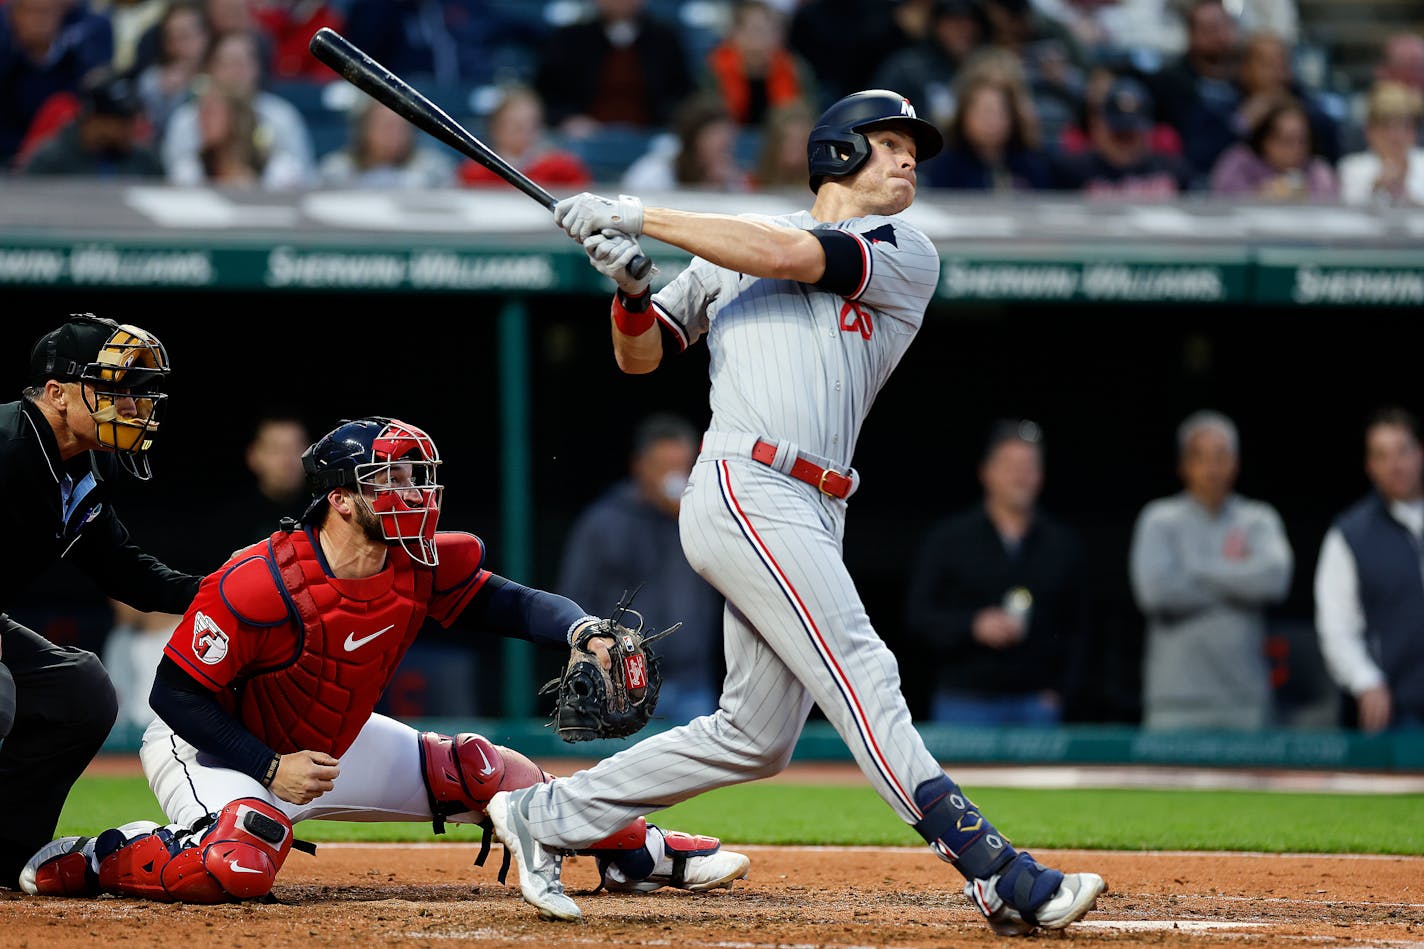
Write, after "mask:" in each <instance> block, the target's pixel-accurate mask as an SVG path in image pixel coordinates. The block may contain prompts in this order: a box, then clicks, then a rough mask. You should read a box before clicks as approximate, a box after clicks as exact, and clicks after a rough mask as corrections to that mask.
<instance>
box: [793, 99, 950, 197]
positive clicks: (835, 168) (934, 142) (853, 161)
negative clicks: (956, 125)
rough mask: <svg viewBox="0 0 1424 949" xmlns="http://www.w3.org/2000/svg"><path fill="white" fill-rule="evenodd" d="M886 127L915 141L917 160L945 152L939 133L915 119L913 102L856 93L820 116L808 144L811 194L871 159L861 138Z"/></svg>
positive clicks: (852, 171) (937, 130)
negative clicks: (865, 133) (899, 129)
mask: <svg viewBox="0 0 1424 949" xmlns="http://www.w3.org/2000/svg"><path fill="white" fill-rule="evenodd" d="M883 125H894V126H899V127H900V128H901V129H902V130H903V131H905V132H908V133H909V134H910V135H911V136H913V138H914V139H915V160H916V161H925V160H927V159H930V158H933V157H934V156H936V155H938V154H939V153H940V149H942V148H944V136H943V135H941V134H940V131H939V129H937V128H935V127H934V125H932V124H931V123H929V122H926V121H925V120H924V119H922V118H920V117H919V116H917V115H915V107H914V106H912V105H910V100H909V99H906V98H905V97H904V96H902V95H900V93H898V92H892V91H890V90H889V89H867V90H865V91H864V92H854V93H851V94H850V95H848V96H846V97H845V98H844V99H841V100H840V101H839V102H837V103H836V104H835V105H833V106H831V107H830V108H829V109H827V110H826V111H825V112H822V113H821V117H820V119H818V120H817V122H816V127H815V128H814V129H812V130H811V137H810V138H808V139H807V140H806V159H807V162H808V163H809V164H810V166H811V190H812V191H816V190H818V189H819V188H820V187H821V182H822V181H824V180H825V179H827V178H839V177H841V176H842V175H849V174H853V173H854V172H855V170H856V169H857V168H859V167H860V166H861V165H863V164H865V161H866V159H867V158H869V157H870V142H869V141H867V140H866V138H865V135H864V134H862V133H863V132H865V131H866V130H868V129H872V128H877V127H879V126H883Z"/></svg>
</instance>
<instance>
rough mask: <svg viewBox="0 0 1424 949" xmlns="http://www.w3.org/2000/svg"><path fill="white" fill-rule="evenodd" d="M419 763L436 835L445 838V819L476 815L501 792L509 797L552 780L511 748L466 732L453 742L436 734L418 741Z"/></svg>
mask: <svg viewBox="0 0 1424 949" xmlns="http://www.w3.org/2000/svg"><path fill="white" fill-rule="evenodd" d="M420 761H421V766H422V770H423V772H424V775H425V789H426V791H427V792H428V793H429V795H430V813H431V815H432V816H433V817H434V818H435V820H434V825H435V832H436V833H437V834H441V833H444V832H445V818H447V817H449V816H450V815H452V814H462V813H464V812H466V811H474V812H475V813H477V814H481V815H483V814H484V810H485V805H486V804H488V803H489V799H490V798H492V797H494V796H495V794H496V793H497V792H499V791H513V790H516V789H517V788H527V787H531V786H533V785H535V784H542V783H544V782H545V781H548V780H551V778H552V776H551V775H549V774H547V773H546V772H545V771H544V770H543V769H542V768H540V767H539V766H538V765H536V764H535V763H534V762H532V761H530V760H529V759H528V758H527V757H525V756H524V755H522V754H520V753H519V752H517V751H515V750H514V749H513V748H505V747H504V746H503V745H496V744H494V743H492V742H491V741H490V740H489V739H488V738H486V737H484V736H483V735H476V734H474V733H472V732H464V733H462V734H459V735H456V736H455V737H453V738H451V737H450V736H449V735H441V734H439V733H438V732H422V733H421V735H420Z"/></svg>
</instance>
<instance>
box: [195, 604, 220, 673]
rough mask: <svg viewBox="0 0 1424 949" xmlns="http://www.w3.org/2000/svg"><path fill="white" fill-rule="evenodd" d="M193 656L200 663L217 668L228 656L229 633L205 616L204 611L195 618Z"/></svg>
mask: <svg viewBox="0 0 1424 949" xmlns="http://www.w3.org/2000/svg"><path fill="white" fill-rule="evenodd" d="M193 655H195V656H197V657H198V661H199V662H203V663H207V664H208V665H210V666H215V665H217V664H218V663H220V662H222V658H223V656H226V655H227V633H225V632H223V631H222V630H221V629H219V628H218V624H217V623H214V622H213V621H212V620H211V619H209V618H208V617H207V616H205V615H204V614H203V612H202V610H199V611H198V614H197V615H196V616H194V617H193Z"/></svg>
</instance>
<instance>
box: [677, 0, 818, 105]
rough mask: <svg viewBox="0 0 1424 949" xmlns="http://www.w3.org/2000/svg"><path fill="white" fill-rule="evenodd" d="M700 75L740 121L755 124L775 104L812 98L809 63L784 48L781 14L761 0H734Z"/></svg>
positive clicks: (784, 40) (784, 23) (811, 79)
mask: <svg viewBox="0 0 1424 949" xmlns="http://www.w3.org/2000/svg"><path fill="white" fill-rule="evenodd" d="M704 79H705V86H706V87H707V88H709V89H710V90H712V91H715V92H716V93H717V94H718V95H719V96H720V97H721V99H722V104H723V106H724V107H725V108H726V110H727V113H728V114H729V115H731V117H732V121H734V122H736V123H737V124H738V125H741V126H744V127H746V126H757V125H760V124H761V123H762V121H763V120H764V119H765V118H766V115H767V112H769V111H770V110H771V109H774V108H777V107H778V106H783V105H787V104H789V103H792V102H797V101H801V100H807V101H815V99H816V93H815V86H814V79H813V77H812V75H811V69H810V67H809V66H808V65H806V63H805V62H804V61H803V60H802V59H801V57H800V56H797V55H796V54H795V53H793V52H791V51H790V50H789V49H787V48H786V17H785V16H783V15H782V14H781V13H780V12H779V11H778V10H777V9H776V8H775V7H773V6H771V5H770V4H768V3H766V2H765V0H736V3H735V4H733V7H732V22H731V26H730V27H729V28H728V29H727V33H726V35H725V36H724V37H723V39H722V41H721V42H720V43H718V44H717V45H716V46H714V47H713V48H712V51H711V52H710V53H709V54H708V56H707V64H706V75H705V77H704Z"/></svg>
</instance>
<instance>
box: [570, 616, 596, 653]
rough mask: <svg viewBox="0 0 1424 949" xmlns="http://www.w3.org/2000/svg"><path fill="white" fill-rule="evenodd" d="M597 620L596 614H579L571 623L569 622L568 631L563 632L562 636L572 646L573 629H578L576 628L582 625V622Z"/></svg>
mask: <svg viewBox="0 0 1424 949" xmlns="http://www.w3.org/2000/svg"><path fill="white" fill-rule="evenodd" d="M597 622H598V617H597V616H589V615H588V614H584V615H583V616H580V617H579V618H578V619H576V620H574V621H573V622H572V623H570V624H569V631H568V632H567V633H565V634H564V638H565V639H567V640H568V641H569V645H570V646H573V644H574V630H576V629H578V628H579V627H580V626H582V625H583V624H584V623H597Z"/></svg>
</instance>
